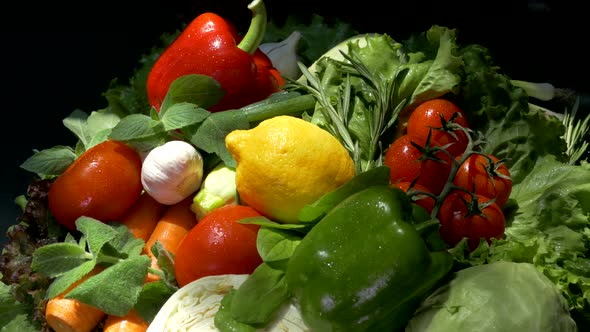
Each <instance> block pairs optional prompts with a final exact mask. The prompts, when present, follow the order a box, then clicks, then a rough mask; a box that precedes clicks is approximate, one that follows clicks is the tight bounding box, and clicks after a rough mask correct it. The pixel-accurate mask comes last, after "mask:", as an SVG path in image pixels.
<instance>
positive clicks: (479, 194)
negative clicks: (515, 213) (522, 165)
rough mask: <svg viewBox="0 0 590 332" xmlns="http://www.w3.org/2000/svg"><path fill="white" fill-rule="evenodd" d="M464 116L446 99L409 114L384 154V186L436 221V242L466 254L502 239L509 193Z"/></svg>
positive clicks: (505, 177)
mask: <svg viewBox="0 0 590 332" xmlns="http://www.w3.org/2000/svg"><path fill="white" fill-rule="evenodd" d="M471 133H472V132H471V131H470V130H469V123H468V121H467V117H466V114H465V112H464V111H463V110H462V109H460V108H459V107H458V106H457V105H456V104H455V103H453V102H452V101H450V100H447V99H443V98H437V99H432V100H429V101H426V102H424V103H422V104H420V105H418V107H416V109H415V110H414V111H413V112H412V113H411V115H410V117H409V118H408V122H407V128H406V131H405V133H404V135H402V136H400V137H398V138H397V139H395V140H394V141H393V142H392V143H391V144H390V146H389V147H388V148H387V150H386V151H385V156H384V160H383V162H384V164H385V165H386V166H388V167H389V168H390V182H391V184H392V185H393V186H396V187H398V188H400V189H402V190H404V191H406V192H407V193H408V195H410V196H411V197H412V198H413V199H414V202H415V203H416V204H418V205H420V206H422V207H423V208H424V209H425V210H426V211H428V212H429V213H430V214H431V215H432V214H433V215H432V216H433V217H436V218H438V220H439V222H440V228H439V233H440V235H441V238H442V239H443V240H444V241H445V242H446V243H447V244H448V245H449V246H452V247H454V246H455V245H457V244H458V243H459V242H460V241H461V240H462V239H463V238H467V244H468V246H469V248H470V249H471V250H474V249H475V248H477V246H478V245H479V243H480V239H482V238H483V239H485V240H486V241H487V242H488V243H491V241H492V239H493V238H495V239H500V238H502V236H503V235H504V230H505V227H506V226H505V225H506V220H505V216H504V213H503V211H502V209H503V207H504V206H505V204H506V203H507V201H508V198H509V196H510V193H511V191H512V180H511V179H510V172H509V171H508V168H507V167H506V165H505V164H504V162H503V161H502V160H498V158H496V157H495V156H493V155H490V154H485V153H482V152H480V151H478V150H479V145H478V144H476V142H474V139H473V138H472V135H471Z"/></svg>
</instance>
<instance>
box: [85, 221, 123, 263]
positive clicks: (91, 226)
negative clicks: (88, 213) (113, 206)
mask: <svg viewBox="0 0 590 332" xmlns="http://www.w3.org/2000/svg"><path fill="white" fill-rule="evenodd" d="M76 228H77V229H78V230H79V231H80V232H81V233H82V234H84V236H85V237H86V238H87V241H88V250H90V252H91V253H93V254H94V255H97V254H98V253H99V252H100V250H101V249H102V246H103V245H104V244H105V243H107V242H109V241H110V240H112V239H114V238H115V236H117V232H116V231H115V230H114V229H113V228H112V227H110V226H109V225H107V224H105V223H103V222H101V221H100V220H96V219H94V218H89V217H80V218H78V219H77V220H76Z"/></svg>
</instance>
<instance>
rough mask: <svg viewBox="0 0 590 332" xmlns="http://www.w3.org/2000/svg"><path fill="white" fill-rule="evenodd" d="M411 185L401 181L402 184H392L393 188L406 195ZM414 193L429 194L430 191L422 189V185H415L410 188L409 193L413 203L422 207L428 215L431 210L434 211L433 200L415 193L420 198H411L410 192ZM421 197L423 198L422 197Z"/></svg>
mask: <svg viewBox="0 0 590 332" xmlns="http://www.w3.org/2000/svg"><path fill="white" fill-rule="evenodd" d="M411 184H412V183H411V182H408V181H402V182H396V183H394V184H393V186H394V187H397V188H399V189H401V190H403V191H405V192H406V193H408V190H409V189H410V185H411ZM415 191H421V192H425V193H430V190H428V188H426V187H424V186H423V185H421V184H417V183H416V184H414V185H413V186H412V191H410V192H409V194H410V196H411V198H412V200H413V201H414V203H415V204H418V205H420V206H421V207H423V208H424V209H425V210H426V211H427V212H428V213H429V214H430V213H431V212H432V209H434V198H432V197H430V196H427V195H426V194H420V193H417V194H418V195H420V197H418V196H416V197H412V196H413V194H412V192H415ZM422 196H424V197H422Z"/></svg>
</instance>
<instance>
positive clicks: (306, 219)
mask: <svg viewBox="0 0 590 332" xmlns="http://www.w3.org/2000/svg"><path fill="white" fill-rule="evenodd" d="M388 183H389V167H387V166H379V167H375V168H372V169H370V170H368V171H365V172H362V173H360V174H357V175H356V176H355V177H354V178H352V179H351V180H350V181H348V182H347V183H345V184H344V185H342V186H341V187H340V188H338V189H336V190H335V191H333V192H330V193H327V194H325V195H324V196H322V197H320V199H318V200H317V201H315V202H314V203H312V204H309V205H307V206H305V207H303V209H301V211H300V212H299V221H300V222H303V223H311V222H315V221H317V220H319V219H320V218H322V217H323V216H324V215H326V213H328V211H330V210H331V209H332V208H334V207H335V206H336V205H338V204H339V203H340V202H341V201H342V200H344V199H345V198H346V197H348V196H350V195H352V194H354V193H355V192H358V191H360V190H363V189H365V188H368V187H370V186H373V185H382V184H388Z"/></svg>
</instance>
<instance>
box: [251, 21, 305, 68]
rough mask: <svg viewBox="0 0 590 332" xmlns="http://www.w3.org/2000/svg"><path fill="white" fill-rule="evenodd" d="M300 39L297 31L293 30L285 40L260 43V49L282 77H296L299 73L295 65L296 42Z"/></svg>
mask: <svg viewBox="0 0 590 332" xmlns="http://www.w3.org/2000/svg"><path fill="white" fill-rule="evenodd" d="M300 39H301V33H300V32H299V31H293V32H292V33H291V34H290V35H289V37H287V38H286V39H285V40H283V41H280V42H277V43H265V44H262V45H260V50H261V51H262V52H263V53H264V54H266V55H267V56H268V58H269V59H270V61H271V62H272V64H273V66H274V67H275V68H276V69H277V70H278V71H279V73H281V75H283V76H284V77H287V78H291V79H296V78H297V77H299V75H301V72H300V70H299V66H298V65H297V44H298V43H299V40H300Z"/></svg>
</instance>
